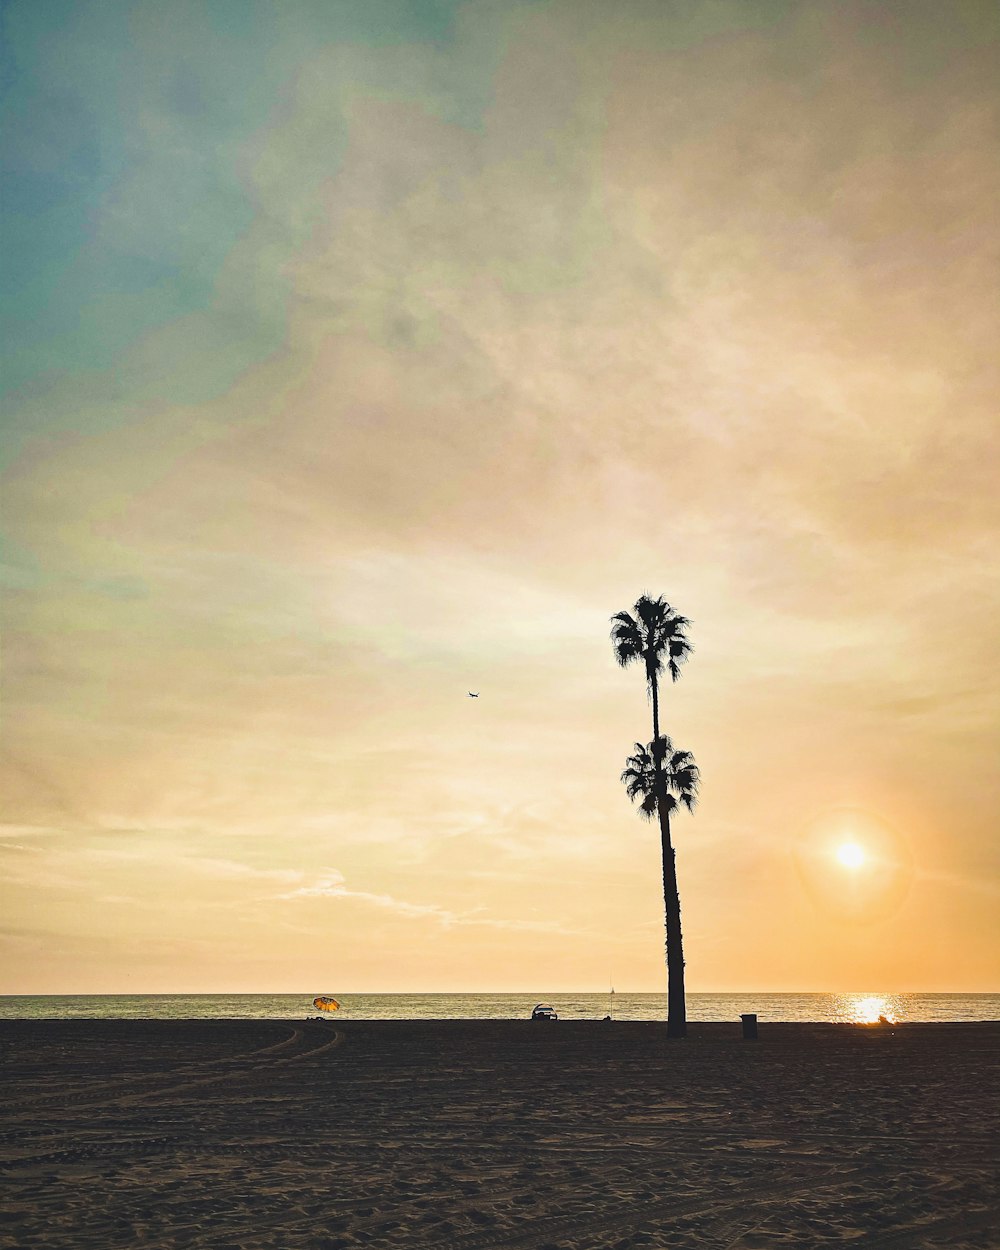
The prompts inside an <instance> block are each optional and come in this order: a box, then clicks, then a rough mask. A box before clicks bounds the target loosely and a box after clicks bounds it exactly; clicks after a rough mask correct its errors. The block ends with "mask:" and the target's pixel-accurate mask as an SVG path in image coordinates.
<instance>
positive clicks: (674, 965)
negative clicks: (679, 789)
mask: <svg viewBox="0 0 1000 1250" xmlns="http://www.w3.org/2000/svg"><path fill="white" fill-rule="evenodd" d="M657 769H659V765H657ZM659 799H660V802H659V803H658V804H657V807H658V810H659V814H660V853H661V854H662V856H663V910H664V912H665V914H666V919H667V1037H687V1008H686V1006H685V1003H684V946H683V942H682V940H681V899H680V895H679V894H678V892H677V859H676V853H675V851H674V848H673V846H672V845H671V843H670V813H669V812H668V811H667V805H666V790H665V787H664V786H663V784H662V782H661V783H660V794H659Z"/></svg>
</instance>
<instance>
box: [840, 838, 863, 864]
mask: <svg viewBox="0 0 1000 1250" xmlns="http://www.w3.org/2000/svg"><path fill="white" fill-rule="evenodd" d="M837 862H838V863H839V864H842V865H843V866H844V867H845V868H860V867H861V865H862V864H863V863H864V862H865V853H864V851H863V850H862V849H861V847H860V846H858V844H857V843H856V842H844V843H843V844H842V845H841V846H838V847H837Z"/></svg>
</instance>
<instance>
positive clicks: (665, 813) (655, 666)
mask: <svg viewBox="0 0 1000 1250" xmlns="http://www.w3.org/2000/svg"><path fill="white" fill-rule="evenodd" d="M632 611H633V612H634V613H635V615H634V616H633V615H632V614H631V613H629V612H617V613H615V615H614V616H613V617H612V618H611V644H612V646H613V647H614V652H615V659H616V660H617V661H618V663H619V664H620V665H621V666H622V668H627V667H628V665H629V664H632V663H641V664H642V666H643V668H644V669H645V672H646V689H647V691H648V693H649V698H650V701H651V703H652V705H653V741H652V743H651V744H650V746H651V747H653V748H654V750H653V751H652V752H651V753H650V754H649V763H650V768H651V770H652V771H651V773H650V779H651V782H652V789H651V790H650V791H649V794H650V796H651V802H652V804H653V805H652V807H650V809H649V810H648V811H647V812H646V815H647V816H651V815H652V814H653V812H654V811H655V812H657V813H658V814H659V818H660V844H661V846H662V849H663V905H664V909H665V911H666V919H667V1036H668V1037H684V1036H685V1035H686V1033H687V1021H686V1016H685V1009H684V955H683V951H682V948H681V905H680V900H679V898H678V895H677V875H676V869H675V865H674V851H673V847H672V846H671V844H670V814H669V808H668V804H667V801H666V800H667V799H668V798H669V797H670V795H669V790H668V789H667V788H662V787H661V788H660V789H657V785H656V776H657V772H658V769H659V767H660V765H661V764H662V763H663V760H664V757H662V756H661V755H660V754H659V751H658V749H656V748H657V744H659V743H660V742H661V741H662V739H661V735H660V674H661V673H662V672H663V669H664V662H666V668H667V671H668V672H669V673H670V677H671V680H672V681H676V680H677V678H678V677H680V666H681V665H682V664H683V663H684V661H685V660H686V659H687V657H688V656H689V655H690V654H691V643H690V642H689V641H688V638H687V634H686V632H685V631H686V629H687V627H688V625H689V624H690V621H688V619H687V617H685V616H681V615H680V613H679V612H675V611H674V609H673V608H672V607H671V606H670V604H669V603H667V601H666V600H665V599H664V598H663V596H662V595H658V596H657V597H656V598H655V599H653V598H651V597H650V596H649V595H640V596H639V598H638V599H637V600H636V601H635V604H634V605H633V608H632ZM636 758H638V757H636V756H633V757H632V759H636ZM630 762H631V761H630ZM626 771H628V770H626ZM623 780H624V774H623ZM661 780H662V781H663V783H664V785H665V778H664V779H661ZM626 784H628V783H626ZM635 793H638V791H636V792H635ZM629 794H630V797H633V798H634V797H635V794H633V793H632V791H631V790H630V791H629ZM657 796H661V797H662V800H663V801H662V802H660V801H659V798H658V797H657Z"/></svg>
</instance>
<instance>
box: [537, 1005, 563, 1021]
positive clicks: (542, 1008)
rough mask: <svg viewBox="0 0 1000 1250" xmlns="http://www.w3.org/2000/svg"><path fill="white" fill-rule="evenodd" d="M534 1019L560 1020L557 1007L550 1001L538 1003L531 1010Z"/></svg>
mask: <svg viewBox="0 0 1000 1250" xmlns="http://www.w3.org/2000/svg"><path fill="white" fill-rule="evenodd" d="M531 1018H532V1020H558V1019H559V1017H558V1016H557V1015H556V1009H555V1008H554V1007H550V1006H549V1005H548V1003H538V1004H536V1006H535V1007H534V1009H533V1010H532V1012H531Z"/></svg>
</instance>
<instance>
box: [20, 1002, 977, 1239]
mask: <svg viewBox="0 0 1000 1250" xmlns="http://www.w3.org/2000/svg"><path fill="white" fill-rule="evenodd" d="M0 1043H2V1055H3V1060H2V1063H3V1067H2V1074H0V1075H2V1079H3V1089H4V1117H3V1118H4V1123H3V1127H2V1138H0V1176H2V1180H3V1191H4V1201H3V1208H2V1211H3V1215H2V1222H0V1246H2V1247H17V1250H28V1248H29V1247H35V1246H39V1247H42V1246H45V1247H59V1248H60V1250H62V1248H71V1250H77V1248H87V1247H95V1248H98V1247H99V1248H100V1250H112V1248H114V1247H136V1246H154V1247H182V1246H185V1247H186V1246H191V1247H206V1248H207V1247H211V1250H225V1248H227V1247H239V1248H240V1250H249V1248H251V1247H265V1246H266V1247H274V1248H278V1250H295V1248H297V1247H309V1248H311V1250H334V1248H336V1250H350V1248H353V1247H362V1246H364V1247H386V1248H387V1250H393V1248H396V1247H399V1248H400V1250H402V1248H404V1247H448V1248H451V1250H490V1248H492V1247H502V1246H518V1247H525V1248H528V1250H530V1248H532V1247H537V1248H542V1247H544V1248H546V1250H552V1248H555V1247H559V1248H565V1250H570V1248H573V1250H598V1248H601V1250H603V1248H605V1247H613V1248H614V1250H627V1248H630V1247H651V1248H652V1247H669V1248H670V1250H739V1248H741V1247H742V1248H747V1250H749V1248H750V1247H756V1248H758V1250H770V1248H772V1247H777V1248H782V1247H809V1248H812V1247H825V1246H845V1245H847V1246H863V1247H866V1248H870V1247H877V1248H880V1250H881V1248H882V1247H885V1248H888V1247H899V1248H900V1250H944V1248H947V1250H962V1248H968V1250H973V1248H977V1250H985V1248H990V1250H995V1248H996V1247H1000V1182H998V1167H997V1163H998V1143H1000V1097H998V1094H1000V1090H998V1077H1000V1024H957V1025H907V1026H898V1027H896V1028H894V1029H891V1030H890V1029H887V1028H878V1027H875V1028H863V1027H851V1026H840V1025H768V1024H767V1022H766V1021H764V1022H762V1024H761V1033H760V1038H759V1040H758V1041H757V1042H744V1041H743V1040H742V1039H741V1035H740V1026H739V1023H738V1022H737V1023H735V1024H725V1025H722V1024H718V1025H694V1026H692V1027H691V1036H690V1037H689V1038H688V1039H687V1040H685V1041H682V1042H668V1041H667V1040H666V1038H665V1036H664V1029H663V1027H662V1026H660V1025H651V1024H630V1023H617V1022H616V1023H614V1024H602V1023H600V1022H597V1021H595V1022H589V1021H588V1022H567V1021H559V1022H558V1023H554V1024H532V1023H531V1022H529V1021H504V1022H490V1021H447V1022H396V1021H379V1022H364V1021H352V1020H339V1019H338V1020H337V1021H336V1022H335V1023H334V1024H317V1023H310V1022H306V1021H298V1022H295V1021H288V1022H280V1021H259V1022H236V1021H212V1022H203V1021H177V1022H163V1021H156V1022H153V1021H148V1022H123V1021H64V1022H59V1023H46V1022H41V1021H7V1022H3V1023H0Z"/></svg>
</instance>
